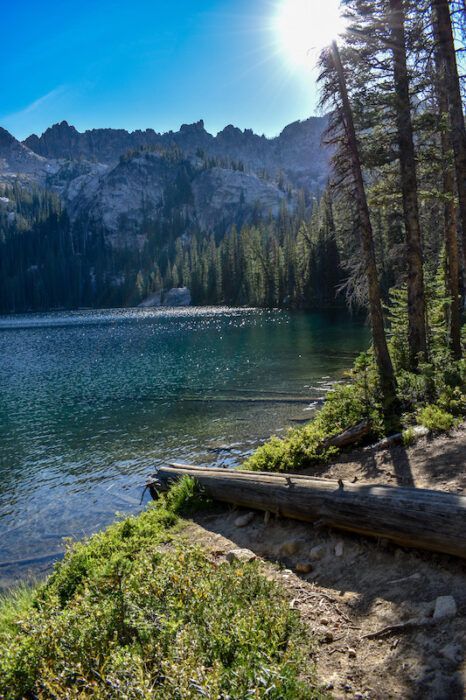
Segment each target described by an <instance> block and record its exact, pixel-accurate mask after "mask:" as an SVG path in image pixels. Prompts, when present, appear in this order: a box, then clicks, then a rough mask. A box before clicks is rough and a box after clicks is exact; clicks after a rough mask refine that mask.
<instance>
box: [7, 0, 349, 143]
mask: <svg viewBox="0 0 466 700" xmlns="http://www.w3.org/2000/svg"><path fill="white" fill-rule="evenodd" d="M336 4H337V0H197V1H196V0H169V1H168V2H165V1H164V2H161V1H160V0H124V1H122V0H60V1H58V0H21V1H19V0H13V1H11V2H5V3H2V17H1V23H2V31H1V41H0V85H1V93H0V95H1V97H0V124H1V125H2V126H4V127H5V128H6V129H8V130H9V131H11V132H12V133H13V134H14V135H15V136H16V137H17V138H25V137H26V136H27V135H29V134H30V133H38V134H40V133H42V131H44V130H45V129H46V128H47V127H48V126H50V125H51V124H53V123H55V122H58V121H61V120H63V119H66V120H67V121H68V122H69V123H70V124H74V125H75V126H76V127H77V128H78V129H79V130H85V129H89V128H93V127H121V128H126V129H130V130H132V129H137V128H142V129H145V128H147V127H152V128H154V129H156V130H157V131H167V130H169V129H173V130H176V129H178V128H179V127H180V125H181V124H182V123H190V122H193V121H197V120H198V119H201V118H202V119H204V121H205V125H206V128H207V130H208V131H210V132H212V133H216V132H217V131H218V130H220V129H222V128H223V127H224V126H225V125H226V124H230V123H232V124H235V125H236V126H239V127H240V128H246V127H250V128H253V129H254V131H256V132H258V133H265V134H267V135H270V136H273V135H275V134H277V133H279V132H280V131H281V129H282V128H283V127H284V126H285V125H286V124H288V123H289V122H292V121H294V120H296V119H303V118H306V117H308V116H310V115H311V114H315V113H316V112H317V89H316V86H315V71H314V70H313V69H312V67H311V65H310V62H309V60H306V61H301V60H300V58H299V57H297V56H296V55H295V50H296V49H298V50H301V48H302V46H301V45H302V43H303V41H306V42H307V41H308V37H309V35H310V36H314V37H316V36H318V37H320V36H321V34H322V31H321V30H322V22H323V19H322V17H323V15H328V8H329V7H330V6H333V7H335V6H336ZM324 6H325V7H324ZM319 13H320V15H319ZM319 16H320V17H321V20H319ZM324 19H325V22H324V24H326V25H328V24H329V23H331V19H332V18H331V17H328V16H326V17H325V18H324ZM305 27H308V29H305V30H304V28H305ZM303 30H304V31H305V36H304V35H303ZM309 32H310V34H309Z"/></svg>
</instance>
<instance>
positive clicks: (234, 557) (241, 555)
mask: <svg viewBox="0 0 466 700" xmlns="http://www.w3.org/2000/svg"><path fill="white" fill-rule="evenodd" d="M226 559H227V561H229V562H230V564H231V563H232V562H234V561H242V562H248V561H254V559H257V557H256V555H255V554H254V552H251V550H250V549H242V548H238V549H230V551H229V552H227V554H226Z"/></svg>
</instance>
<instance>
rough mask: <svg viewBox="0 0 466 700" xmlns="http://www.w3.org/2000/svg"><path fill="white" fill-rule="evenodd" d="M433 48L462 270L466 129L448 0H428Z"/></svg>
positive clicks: (465, 262)
mask: <svg viewBox="0 0 466 700" xmlns="http://www.w3.org/2000/svg"><path fill="white" fill-rule="evenodd" d="M432 11H433V17H434V24H435V25H436V27H435V33H436V34H437V36H436V40H437V50H438V53H439V57H440V60H441V61H442V64H443V79H444V81H445V90H446V93H447V100H448V114H449V117H450V131H451V143H452V146H453V154H454V160H455V171H456V187H457V190H458V202H459V214H460V221H461V229H462V241H463V269H464V270H465V271H466V129H465V125H464V114H463V104H462V101H461V89H460V81H459V76H458V66H457V63H456V52H455V43H454V37H453V29H452V24H451V15H450V6H449V3H448V0H432Z"/></svg>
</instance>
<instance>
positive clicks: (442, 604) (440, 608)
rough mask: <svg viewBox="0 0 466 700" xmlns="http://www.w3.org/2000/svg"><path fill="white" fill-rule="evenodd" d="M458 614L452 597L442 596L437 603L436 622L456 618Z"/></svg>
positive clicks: (435, 610)
mask: <svg viewBox="0 0 466 700" xmlns="http://www.w3.org/2000/svg"><path fill="white" fill-rule="evenodd" d="M456 612H457V607H456V602H455V599H454V598H453V596H452V595H441V596H439V597H438V598H437V600H436V601H435V609H434V620H443V619H445V618H447V617H454V616H455V615H456Z"/></svg>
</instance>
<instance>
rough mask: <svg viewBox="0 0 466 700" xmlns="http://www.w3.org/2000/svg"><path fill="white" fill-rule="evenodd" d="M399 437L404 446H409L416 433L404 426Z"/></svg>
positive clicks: (413, 440)
mask: <svg viewBox="0 0 466 700" xmlns="http://www.w3.org/2000/svg"><path fill="white" fill-rule="evenodd" d="M401 439H402V441H403V445H404V446H405V447H409V446H410V445H412V444H413V443H414V442H415V440H416V434H415V432H414V429H413V428H406V429H405V430H403V432H402V433H401Z"/></svg>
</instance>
